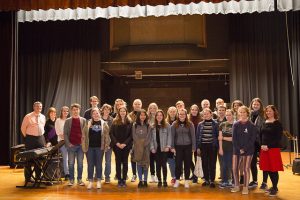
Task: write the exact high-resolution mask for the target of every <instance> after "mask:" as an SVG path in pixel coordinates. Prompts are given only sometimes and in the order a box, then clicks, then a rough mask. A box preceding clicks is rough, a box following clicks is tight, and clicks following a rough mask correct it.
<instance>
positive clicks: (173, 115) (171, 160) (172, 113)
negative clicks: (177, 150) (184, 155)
mask: <svg viewBox="0 0 300 200" xmlns="http://www.w3.org/2000/svg"><path fill="white" fill-rule="evenodd" d="M176 119H177V109H176V107H174V106H171V107H169V108H168V112H167V117H166V121H167V122H168V123H169V124H170V125H172V124H173V122H174V121H176ZM167 162H168V165H169V170H170V174H171V177H172V179H171V184H172V185H173V184H174V183H175V181H176V176H175V156H174V153H173V152H171V151H169V152H168V159H167Z"/></svg>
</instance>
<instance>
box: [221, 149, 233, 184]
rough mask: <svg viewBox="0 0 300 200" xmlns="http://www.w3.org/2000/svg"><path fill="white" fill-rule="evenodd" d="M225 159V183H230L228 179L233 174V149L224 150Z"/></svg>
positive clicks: (223, 168) (223, 167) (223, 170)
mask: <svg viewBox="0 0 300 200" xmlns="http://www.w3.org/2000/svg"><path fill="white" fill-rule="evenodd" d="M221 158H222V160H223V166H222V175H223V177H222V179H223V182H224V183H228V180H229V179H230V178H231V176H232V151H223V156H222V157H221Z"/></svg>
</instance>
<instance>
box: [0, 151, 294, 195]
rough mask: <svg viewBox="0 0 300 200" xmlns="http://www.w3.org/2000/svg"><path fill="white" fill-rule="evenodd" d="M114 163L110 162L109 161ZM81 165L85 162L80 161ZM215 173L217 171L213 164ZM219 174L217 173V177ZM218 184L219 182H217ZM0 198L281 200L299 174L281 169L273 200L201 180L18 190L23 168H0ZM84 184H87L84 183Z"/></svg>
mask: <svg viewBox="0 0 300 200" xmlns="http://www.w3.org/2000/svg"><path fill="white" fill-rule="evenodd" d="M282 156H283V161H284V164H289V155H288V153H287V152H284V153H282ZM112 160H114V159H112ZM84 163H86V162H85V161H84ZM217 170H219V167H218V164H217ZM114 173H115V168H114V162H113V163H112V175H111V177H113V176H114ZM218 175H219V171H218V172H217V176H218ZM83 177H84V179H85V178H86V165H84V171H83ZM129 178H131V168H129ZM258 180H259V185H260V183H261V180H262V173H261V171H259V177H258ZM217 181H219V180H217ZM0 182H1V187H0V199H5V200H20V199H22V200H42V199H43V200H54V199H64V200H67V199H72V200H77V199H103V200H109V199H122V200H126V199H144V200H146V199H164V200H167V199H172V200H175V199H218V200H223V199H224V200H225V199H230V200H235V199H247V200H251V199H255V200H261V199H269V198H273V199H274V198H276V199H282V200H285V199H286V200H292V199H300V193H299V188H300V175H293V173H292V170H291V167H289V168H288V169H286V168H285V171H284V172H280V175H279V185H278V188H279V193H278V195H277V197H269V196H268V195H266V194H265V193H264V192H263V191H260V190H259V189H258V188H257V189H255V190H250V193H249V195H242V194H241V193H231V192H230V190H229V189H219V188H218V186H217V187H216V188H214V189H212V188H208V187H202V186H201V183H202V181H201V180H199V182H198V184H191V185H190V188H189V189H185V188H184V187H183V183H184V182H183V181H182V182H181V185H180V187H179V188H177V189H175V188H173V187H171V185H170V184H169V182H170V180H168V184H169V187H168V188H157V184H155V183H149V186H148V188H146V189H144V188H143V189H138V188H137V183H138V182H135V183H131V182H128V184H127V185H128V186H127V187H126V188H118V187H117V182H116V181H115V180H113V179H112V182H111V183H110V184H104V183H103V184H102V188H101V189H98V190H97V189H95V185H94V188H93V189H92V190H87V189H86V186H84V187H83V186H77V185H75V186H73V187H69V186H67V182H63V183H62V184H54V185H53V186H47V187H46V188H45V189H22V188H16V186H17V185H22V184H24V176H23V169H10V168H9V167H8V166H1V167H0ZM85 183H86V184H87V182H85ZM268 186H269V187H270V186H271V181H270V179H268Z"/></svg>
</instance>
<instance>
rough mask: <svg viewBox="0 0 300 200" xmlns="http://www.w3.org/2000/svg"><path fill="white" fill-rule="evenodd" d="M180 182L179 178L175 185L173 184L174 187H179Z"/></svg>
mask: <svg viewBox="0 0 300 200" xmlns="http://www.w3.org/2000/svg"><path fill="white" fill-rule="evenodd" d="M179 183H180V182H179V180H176V181H175V183H174V185H173V187H174V188H178V186H179Z"/></svg>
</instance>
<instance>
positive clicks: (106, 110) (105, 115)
mask: <svg viewBox="0 0 300 200" xmlns="http://www.w3.org/2000/svg"><path fill="white" fill-rule="evenodd" d="M100 110H101V118H102V119H103V120H104V121H105V122H106V123H107V125H108V127H109V130H110V127H111V125H112V122H113V118H112V117H111V116H110V115H109V114H110V113H111V112H112V107H111V105H109V104H106V103H105V104H103V106H102V107H101V109H100ZM109 140H110V138H109ZM111 154H112V148H110V147H109V148H108V149H107V151H105V153H104V157H105V170H104V176H105V183H110V173H111Z"/></svg>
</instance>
